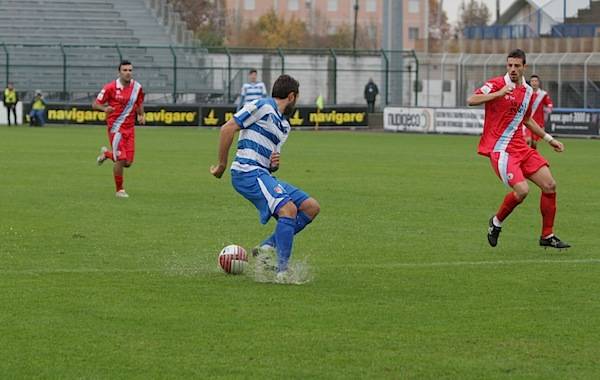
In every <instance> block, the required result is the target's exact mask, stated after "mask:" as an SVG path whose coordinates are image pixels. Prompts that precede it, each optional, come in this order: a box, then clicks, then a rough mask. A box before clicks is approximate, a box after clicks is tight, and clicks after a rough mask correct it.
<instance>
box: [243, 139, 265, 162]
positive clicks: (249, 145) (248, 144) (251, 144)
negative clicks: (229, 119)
mask: <svg viewBox="0 0 600 380" xmlns="http://www.w3.org/2000/svg"><path fill="white" fill-rule="evenodd" d="M237 148H238V149H252V150H253V151H255V152H256V153H258V154H260V155H261V156H263V157H265V158H267V159H269V160H270V159H271V153H273V152H272V151H271V150H269V149H267V148H266V147H264V146H262V145H260V144H259V143H257V142H255V141H252V140H248V139H243V140H240V141H238V145H237Z"/></svg>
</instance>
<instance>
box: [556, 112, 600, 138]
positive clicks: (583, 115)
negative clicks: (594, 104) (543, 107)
mask: <svg viewBox="0 0 600 380" xmlns="http://www.w3.org/2000/svg"><path fill="white" fill-rule="evenodd" d="M545 127H546V131H548V132H549V133H552V134H556V135H576V136H599V135H600V109H592V110H585V109H565V108H563V109H560V108H555V109H553V110H552V113H551V114H550V119H549V121H548V123H547V125H546V126H545Z"/></svg>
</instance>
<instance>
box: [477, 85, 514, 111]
mask: <svg viewBox="0 0 600 380" xmlns="http://www.w3.org/2000/svg"><path fill="white" fill-rule="evenodd" d="M513 89H514V87H513V86H511V85H509V84H507V85H506V86H504V87H502V88H501V89H500V90H498V91H496V92H491V93H489V94H473V95H471V96H469V98H468V99H467V104H468V105H470V106H478V105H480V104H484V103H487V102H489V101H490V100H494V99H496V98H499V97H501V96H504V95H506V94H510V93H512V91H513Z"/></svg>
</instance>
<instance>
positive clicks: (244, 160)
mask: <svg viewBox="0 0 600 380" xmlns="http://www.w3.org/2000/svg"><path fill="white" fill-rule="evenodd" d="M234 161H236V162H239V163H240V164H246V165H252V166H258V167H261V168H265V169H269V168H267V167H266V166H264V165H262V164H261V163H259V162H257V161H254V160H250V159H248V158H242V157H236V158H235V160H234Z"/></svg>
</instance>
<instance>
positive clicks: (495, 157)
mask: <svg viewBox="0 0 600 380" xmlns="http://www.w3.org/2000/svg"><path fill="white" fill-rule="evenodd" d="M490 162H491V164H492V168H494V171H495V172H496V175H497V176H498V177H500V179H501V180H502V182H504V184H505V185H506V186H510V187H513V186H514V185H516V184H517V183H519V182H523V181H525V178H529V177H531V176H532V175H533V174H534V173H535V172H537V171H538V170H540V168H542V167H544V166H548V161H546V159H545V158H544V157H542V155H541V154H539V153H538V151H537V150H534V149H529V150H527V151H526V152H525V153H524V154H523V155H514V154H513V155H511V154H508V153H506V152H492V154H491V155H490Z"/></svg>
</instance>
